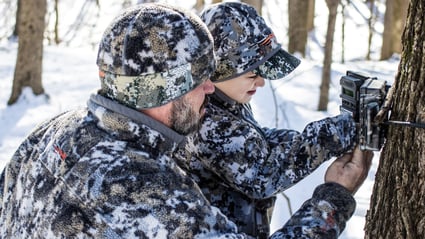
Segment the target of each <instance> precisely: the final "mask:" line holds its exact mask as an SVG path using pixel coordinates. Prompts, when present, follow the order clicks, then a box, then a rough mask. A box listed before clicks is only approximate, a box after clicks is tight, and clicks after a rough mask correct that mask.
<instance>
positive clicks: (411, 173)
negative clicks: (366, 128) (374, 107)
mask: <svg viewBox="0 0 425 239" xmlns="http://www.w3.org/2000/svg"><path fill="white" fill-rule="evenodd" d="M424 21H425V1H424V0H411V3H410V6H409V11H408V16H407V24H406V26H405V29H404V32H403V37H402V46H403V49H402V53H401V60H400V65H399V68H398V74H397V76H396V78H395V82H394V84H393V86H392V87H394V89H393V91H394V94H393V96H392V100H391V101H392V103H393V107H392V113H391V119H392V120H401V121H412V122H416V123H421V124H425V55H424V51H425V44H424V43H425V22H424ZM424 215H425V130H424V129H421V128H413V127H403V126H390V127H389V131H388V137H387V142H386V145H385V146H384V148H383V149H382V153H381V158H380V162H379V168H378V171H377V173H376V179H375V185H374V189H373V194H372V198H371V205H370V210H369V211H368V213H367V216H366V227H365V229H366V233H365V238H373V239H379V238H403V239H417V238H425V216H424Z"/></svg>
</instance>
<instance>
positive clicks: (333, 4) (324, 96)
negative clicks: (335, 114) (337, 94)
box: [318, 0, 340, 111]
mask: <svg viewBox="0 0 425 239" xmlns="http://www.w3.org/2000/svg"><path fill="white" fill-rule="evenodd" d="M339 3H340V0H326V5H327V6H328V9H329V17H328V29H327V32H326V43H325V58H324V60H323V70H322V83H321V85H320V97H319V106H318V110H321V111H326V110H327V109H328V101H329V85H330V81H331V65H332V52H333V42H334V33H335V23H336V16H337V12H338V5H339Z"/></svg>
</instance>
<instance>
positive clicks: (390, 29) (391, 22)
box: [381, 0, 408, 60]
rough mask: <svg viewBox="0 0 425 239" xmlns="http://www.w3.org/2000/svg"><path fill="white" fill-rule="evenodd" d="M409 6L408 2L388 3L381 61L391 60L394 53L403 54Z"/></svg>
mask: <svg viewBox="0 0 425 239" xmlns="http://www.w3.org/2000/svg"><path fill="white" fill-rule="evenodd" d="M407 6H408V1H406V0H387V2H386V10H385V18H384V32H383V37H382V48H381V60H386V59H388V58H390V57H391V56H392V55H393V54H394V53H401V33H402V32H403V28H404V24H405V22H406V15H407Z"/></svg>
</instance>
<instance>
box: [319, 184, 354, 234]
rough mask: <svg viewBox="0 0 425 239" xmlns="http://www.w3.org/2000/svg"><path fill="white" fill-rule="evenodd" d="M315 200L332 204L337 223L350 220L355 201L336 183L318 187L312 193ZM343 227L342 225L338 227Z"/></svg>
mask: <svg viewBox="0 0 425 239" xmlns="http://www.w3.org/2000/svg"><path fill="white" fill-rule="evenodd" d="M313 198H314V199H316V200H319V201H321V200H324V201H326V202H328V203H330V204H332V205H333V206H334V207H335V208H334V209H335V212H336V213H337V214H338V215H336V216H337V217H338V219H337V221H339V222H344V224H345V222H346V221H348V219H350V218H351V216H352V215H353V213H354V210H355V209H356V201H355V199H354V197H353V195H351V193H350V192H349V191H348V190H347V189H346V188H345V187H343V186H341V185H340V184H338V183H325V184H322V185H319V186H318V187H317V188H316V189H315V190H314V193H313ZM340 226H342V227H344V226H343V225H340Z"/></svg>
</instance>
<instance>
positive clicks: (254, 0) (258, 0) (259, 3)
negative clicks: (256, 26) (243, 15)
mask: <svg viewBox="0 0 425 239" xmlns="http://www.w3.org/2000/svg"><path fill="white" fill-rule="evenodd" d="M242 2H244V3H246V4H249V5H251V6H253V7H254V8H255V10H257V12H258V15H260V16H261V11H262V8H263V0H242Z"/></svg>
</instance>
